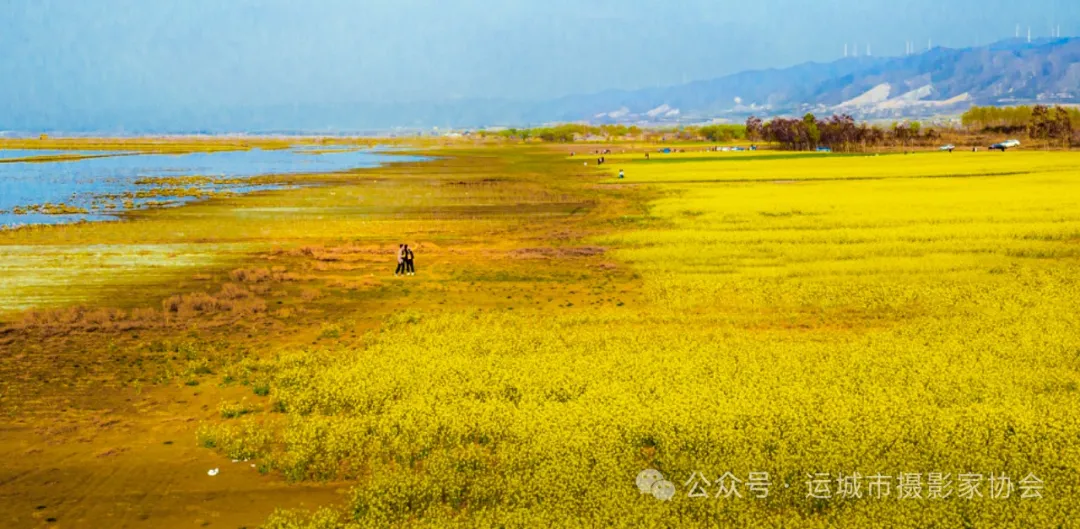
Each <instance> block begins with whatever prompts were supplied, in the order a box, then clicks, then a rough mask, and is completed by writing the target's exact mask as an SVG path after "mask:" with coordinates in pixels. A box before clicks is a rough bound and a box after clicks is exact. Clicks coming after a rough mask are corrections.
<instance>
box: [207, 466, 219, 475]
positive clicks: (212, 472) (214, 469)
mask: <svg viewBox="0 0 1080 529" xmlns="http://www.w3.org/2000/svg"><path fill="white" fill-rule="evenodd" d="M206 473H207V475H210V476H216V475H217V473H218V469H216V468H211V469H210V470H208V471H207V472H206Z"/></svg>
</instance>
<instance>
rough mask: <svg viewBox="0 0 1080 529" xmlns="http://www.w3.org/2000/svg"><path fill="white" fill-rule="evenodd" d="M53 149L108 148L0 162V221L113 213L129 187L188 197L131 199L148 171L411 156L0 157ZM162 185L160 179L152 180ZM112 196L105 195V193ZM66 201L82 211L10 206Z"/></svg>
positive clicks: (323, 164)
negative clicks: (146, 195) (148, 195)
mask: <svg viewBox="0 0 1080 529" xmlns="http://www.w3.org/2000/svg"><path fill="white" fill-rule="evenodd" d="M57 154H76V155H112V156H106V157H100V158H88V159H82V160H74V161H52V162H32V161H26V162H7V163H0V226H18V225H24V224H54V223H61V222H72V221H76V220H104V219H110V218H115V215H114V214H113V213H114V211H112V210H108V211H106V210H104V209H103V208H102V207H101V206H102V204H103V202H110V203H112V204H113V205H114V206H116V207H122V204H123V202H124V200H123V199H120V198H117V197H120V196H124V195H125V194H128V195H127V197H128V200H129V202H128V205H134V207H140V206H145V205H147V204H148V203H149V202H151V201H152V200H153V201H158V202H161V201H168V202H170V203H174V204H179V203H183V202H186V201H190V200H193V199H194V198H193V197H169V196H165V197H151V198H136V197H131V195H130V193H135V192H140V191H151V190H153V189H154V187H155V186H154V185H148V184H145V183H144V184H137V183H136V181H137V180H140V179H146V178H154V177H186V176H206V177H213V178H233V179H235V178H250V177H253V176H262V175H277V174H301V173H330V172H337V171H345V170H348V169H355V168H364V167H377V166H379V165H381V164H384V163H387V162H391V161H415V160H420V159H422V158H421V157H415V156H402V155H391V154H387V152H386V151H382V150H379V149H358V148H355V147H352V148H333V147H331V148H326V147H321V146H320V147H298V148H294V149H287V150H261V149H252V150H249V151H229V152H214V153H192V154H142V153H140V154H127V153H110V152H104V151H100V152H99V151H92V152H90V151H35V150H22V149H19V150H3V149H0V161H2V160H4V159H9V160H10V159H14V158H25V157H32V156H52V155H57ZM157 187H161V186H157ZM176 187H183V188H193V187H196V188H199V189H204V190H207V191H210V190H223V191H229V192H235V193H243V192H248V191H252V190H255V189H269V188H271V186H254V185H244V184H242V183H241V184H216V183H212V182H203V183H199V184H187V183H185V184H181V185H179V186H176ZM109 197H111V198H109ZM46 203H50V204H61V203H62V204H66V205H69V206H74V207H78V208H83V209H86V210H88V212H87V213H80V214H73V215H50V214H44V213H34V212H31V213H25V214H16V213H14V212H13V210H14V209H16V208H27V207H30V206H33V205H39V204H46Z"/></svg>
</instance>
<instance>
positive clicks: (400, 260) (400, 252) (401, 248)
mask: <svg viewBox="0 0 1080 529" xmlns="http://www.w3.org/2000/svg"><path fill="white" fill-rule="evenodd" d="M404 273H405V245H404V244H399V245H398V249H397V269H395V270H394V275H399V274H404Z"/></svg>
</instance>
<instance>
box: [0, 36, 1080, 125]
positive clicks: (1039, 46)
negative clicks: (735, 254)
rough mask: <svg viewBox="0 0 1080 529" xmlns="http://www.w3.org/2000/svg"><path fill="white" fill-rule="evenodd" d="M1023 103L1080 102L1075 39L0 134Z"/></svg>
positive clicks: (52, 121) (157, 111)
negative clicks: (663, 81) (537, 93)
mask: <svg viewBox="0 0 1080 529" xmlns="http://www.w3.org/2000/svg"><path fill="white" fill-rule="evenodd" d="M1028 103H1047V104H1055V103H1064V104H1077V103H1080V39H1077V38H1056V39H1040V40H1036V41H1033V42H1027V41H1026V40H1020V39H1014V40H1007V41H1002V42H998V43H995V44H992V45H989V46H981V47H974V48H963V49H951V48H942V47H939V48H934V49H931V50H928V51H926V52H923V53H919V54H916V55H908V56H904V57H865V56H864V57H855V58H846V59H841V60H838V61H835V62H831V63H824V64H822V63H806V64H802V65H798V66H793V67H790V68H782V69H769V70H758V71H748V72H743V73H738V74H734V75H729V76H725V77H720V78H717V79H712V80H705V81H695V82H692V83H688V84H683V85H678V86H671V87H664V88H648V89H643V90H611V91H606V92H601V93H596V94H588V95H575V96H568V97H562V98H558V99H554V100H549V101H539V102H525V101H514V100H492V99H462V100H449V101H438V102H426V103H392V104H377V103H371V104H365V103H357V104H323V105H310V104H303V103H300V104H296V105H282V106H275V107H228V108H205V107H199V108H169V109H165V108H143V109H112V110H108V109H64V108H56V109H53V110H52V111H51V112H50V113H48V115H41V114H30V113H27V114H21V115H14V116H0V130H19V131H50V130H53V131H66V132H85V131H106V132H129V133H181V132H184V133H189V132H210V133H214V132H240V131H246V132H316V133H326V132H363V131H385V130H388V129H393V128H397V127H401V128H411V129H421V128H422V129H430V128H431V127H433V126H438V127H443V128H446V127H453V128H473V127H481V126H498V125H503V126H523V125H536V124H542V123H549V122H556V121H590V122H593V123H647V124H660V123H673V122H679V123H692V122H703V121H709V120H713V119H718V118H720V119H731V120H742V119H744V118H745V117H746V116H748V115H750V114H756V115H758V116H763V117H768V116H776V115H791V114H794V115H799V114H802V113H804V112H815V113H819V114H830V113H834V112H838V113H848V114H852V115H854V116H856V117H858V118H863V119H874V118H902V117H925V116H934V115H947V114H955V113H958V112H961V111H963V110H964V109H966V108H968V107H969V106H971V105H973V104H978V105H1013V104H1028Z"/></svg>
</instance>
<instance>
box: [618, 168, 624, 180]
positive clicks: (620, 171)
mask: <svg viewBox="0 0 1080 529" xmlns="http://www.w3.org/2000/svg"><path fill="white" fill-rule="evenodd" d="M623 176H625V175H624V174H623V170H622V169H619V178H622V177H623Z"/></svg>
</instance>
